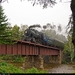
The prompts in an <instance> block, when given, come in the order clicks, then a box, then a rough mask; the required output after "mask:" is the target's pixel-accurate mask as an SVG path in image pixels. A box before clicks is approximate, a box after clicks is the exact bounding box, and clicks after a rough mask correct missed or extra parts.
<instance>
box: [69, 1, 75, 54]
mask: <svg viewBox="0 0 75 75" xmlns="http://www.w3.org/2000/svg"><path fill="white" fill-rule="evenodd" d="M70 7H71V11H72V17H73V33H72V43H73V45H74V54H75V0H71V6H70Z"/></svg>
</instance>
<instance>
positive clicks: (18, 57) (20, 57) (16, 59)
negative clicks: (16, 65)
mask: <svg viewBox="0 0 75 75" xmlns="http://www.w3.org/2000/svg"><path fill="white" fill-rule="evenodd" d="M24 61H25V58H24V57H22V56H21V55H18V56H14V57H13V62H24Z"/></svg>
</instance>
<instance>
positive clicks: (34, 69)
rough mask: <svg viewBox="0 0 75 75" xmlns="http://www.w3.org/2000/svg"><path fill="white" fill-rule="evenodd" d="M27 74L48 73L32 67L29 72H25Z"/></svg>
mask: <svg viewBox="0 0 75 75" xmlns="http://www.w3.org/2000/svg"><path fill="white" fill-rule="evenodd" d="M25 73H33V74H36V73H47V72H46V71H44V70H38V69H37V68H35V67H32V68H30V69H27V70H26V71H25Z"/></svg>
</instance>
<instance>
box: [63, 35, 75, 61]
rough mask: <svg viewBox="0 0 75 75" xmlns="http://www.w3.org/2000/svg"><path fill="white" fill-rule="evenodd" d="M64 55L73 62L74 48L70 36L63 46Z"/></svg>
mask: <svg viewBox="0 0 75 75" xmlns="http://www.w3.org/2000/svg"><path fill="white" fill-rule="evenodd" d="M64 53H65V54H66V55H67V57H68V56H70V61H71V62H73V59H74V46H73V43H72V36H71V35H68V41H67V42H66V43H65V46H64Z"/></svg>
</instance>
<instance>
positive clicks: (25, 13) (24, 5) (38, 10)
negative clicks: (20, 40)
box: [2, 0, 71, 26]
mask: <svg viewBox="0 0 75 75" xmlns="http://www.w3.org/2000/svg"><path fill="white" fill-rule="evenodd" d="M2 6H3V8H4V12H5V14H6V15H7V17H8V18H9V22H10V23H11V25H12V26H14V25H15V24H17V25H19V26H20V25H21V24H27V25H29V26H30V25H33V24H40V25H46V24H47V23H51V24H52V23H53V24H55V25H58V24H61V25H63V26H66V25H67V24H68V20H69V17H70V15H71V10H70V3H69V2H68V3H63V2H62V3H61V2H60V3H57V4H56V5H55V6H54V7H53V8H51V7H48V8H47V9H42V6H40V5H35V6H34V7H33V6H32V4H31V3H30V2H28V1H27V0H26V1H23V2H21V1H20V0H9V3H7V2H5V3H2Z"/></svg>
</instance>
